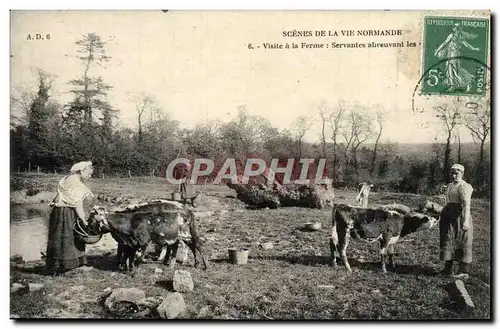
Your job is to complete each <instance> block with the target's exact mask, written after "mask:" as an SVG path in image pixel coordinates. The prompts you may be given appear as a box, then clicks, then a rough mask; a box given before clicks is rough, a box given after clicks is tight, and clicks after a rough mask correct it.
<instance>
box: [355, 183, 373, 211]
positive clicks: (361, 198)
mask: <svg viewBox="0 0 500 329" xmlns="http://www.w3.org/2000/svg"><path fill="white" fill-rule="evenodd" d="M358 187H359V192H358V195H356V202H357V203H358V206H359V207H363V208H366V207H368V195H369V194H370V189H371V188H372V187H373V184H369V183H367V182H363V183H359V185H358Z"/></svg>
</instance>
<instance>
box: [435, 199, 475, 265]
mask: <svg viewBox="0 0 500 329" xmlns="http://www.w3.org/2000/svg"><path fill="white" fill-rule="evenodd" d="M461 217H462V205H461V204H459V203H448V204H447V205H446V206H445V207H444V208H443V211H442V212H441V220H440V221H439V243H440V248H441V253H440V259H441V260H443V261H450V260H454V261H457V262H463V263H471V262H472V237H473V227H472V220H471V221H470V224H469V229H468V230H467V231H463V230H462V224H461Z"/></svg>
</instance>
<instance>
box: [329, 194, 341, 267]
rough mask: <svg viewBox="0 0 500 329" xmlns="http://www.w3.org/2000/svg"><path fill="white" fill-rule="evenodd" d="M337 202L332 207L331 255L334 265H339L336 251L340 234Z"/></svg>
mask: <svg viewBox="0 0 500 329" xmlns="http://www.w3.org/2000/svg"><path fill="white" fill-rule="evenodd" d="M336 217H337V204H335V203H334V204H333V209H332V232H331V234H330V238H329V241H330V256H331V262H332V265H333V266H336V265H337V261H336V256H335V252H336V251H337V246H338V244H339V235H338V232H337V220H336Z"/></svg>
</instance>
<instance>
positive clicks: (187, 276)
mask: <svg viewBox="0 0 500 329" xmlns="http://www.w3.org/2000/svg"><path fill="white" fill-rule="evenodd" d="M173 286H174V290H175V291H179V292H189V291H193V288H194V283H193V279H192V278H191V273H189V272H188V271H183V270H176V271H175V273H174V280H173Z"/></svg>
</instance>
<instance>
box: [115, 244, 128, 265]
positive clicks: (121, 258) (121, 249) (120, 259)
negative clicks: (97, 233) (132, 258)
mask: <svg viewBox="0 0 500 329" xmlns="http://www.w3.org/2000/svg"><path fill="white" fill-rule="evenodd" d="M125 251H126V250H125V246H124V245H122V244H118V250H117V252H116V261H117V266H118V270H120V271H122V270H124V269H125V266H126V263H127V258H126V252H125Z"/></svg>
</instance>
